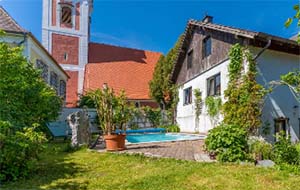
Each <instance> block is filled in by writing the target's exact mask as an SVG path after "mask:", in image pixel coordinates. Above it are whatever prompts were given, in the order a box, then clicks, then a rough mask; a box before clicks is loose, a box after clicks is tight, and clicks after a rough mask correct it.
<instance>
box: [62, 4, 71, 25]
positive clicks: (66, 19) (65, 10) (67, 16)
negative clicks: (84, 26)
mask: <svg viewBox="0 0 300 190" xmlns="http://www.w3.org/2000/svg"><path fill="white" fill-rule="evenodd" d="M60 22H61V23H62V24H66V25H69V26H70V25H72V9H71V8H70V7H68V6H63V7H62V8H61V18H60Z"/></svg>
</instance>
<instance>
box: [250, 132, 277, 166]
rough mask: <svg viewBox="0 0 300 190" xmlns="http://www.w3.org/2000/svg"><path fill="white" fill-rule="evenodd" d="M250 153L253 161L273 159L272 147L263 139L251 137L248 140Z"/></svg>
mask: <svg viewBox="0 0 300 190" xmlns="http://www.w3.org/2000/svg"><path fill="white" fill-rule="evenodd" d="M248 146H249V153H250V154H252V155H253V159H259V160H261V159H271V154H272V145H271V144H270V143H268V142H266V141H265V139H264V138H263V137H257V136H251V137H249V139H248Z"/></svg>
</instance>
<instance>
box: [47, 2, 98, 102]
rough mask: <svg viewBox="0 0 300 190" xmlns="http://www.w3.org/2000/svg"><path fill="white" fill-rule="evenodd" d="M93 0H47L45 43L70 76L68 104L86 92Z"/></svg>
mask: <svg viewBox="0 0 300 190" xmlns="http://www.w3.org/2000/svg"><path fill="white" fill-rule="evenodd" d="M92 9H93V0H43V23H42V43H43V46H44V47H45V48H46V49H47V50H48V51H49V53H50V54H51V55H52V56H53V57H54V58H55V59H56V61H57V62H58V63H59V64H60V65H61V66H62V67H63V69H64V70H66V72H67V73H68V75H69V76H70V79H69V80H68V83H67V99H66V102H67V104H66V106H67V107H74V106H76V102H77V100H78V94H81V93H82V89H83V80H84V69H85V65H86V64H87V63H88V45H89V38H90V21H91V19H90V18H91V13H92Z"/></svg>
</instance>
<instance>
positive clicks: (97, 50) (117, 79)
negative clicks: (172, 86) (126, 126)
mask: <svg viewBox="0 0 300 190" xmlns="http://www.w3.org/2000/svg"><path fill="white" fill-rule="evenodd" d="M160 56H161V53H157V52H151V51H145V50H137V49H131V48H124V47H117V46H112V45H106V44H97V43H90V44H89V63H88V64H87V65H86V68H85V78H84V91H88V90H91V89H96V88H102V86H103V84H104V83H107V85H108V86H109V87H112V88H113V89H114V90H115V92H117V93H118V92H120V91H121V90H122V89H124V90H125V92H126V95H127V98H128V99H150V97H149V85H148V83H149V81H150V80H151V79H152V75H153V71H154V67H155V65H156V63H157V61H158V59H159V57H160Z"/></svg>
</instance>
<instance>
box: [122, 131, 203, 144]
mask: <svg viewBox="0 0 300 190" xmlns="http://www.w3.org/2000/svg"><path fill="white" fill-rule="evenodd" d="M204 138H205V136H204V135H192V134H182V133H148V134H130V135H127V136H126V140H127V141H128V142H129V143H150V142H167V141H183V140H200V139H204Z"/></svg>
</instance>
